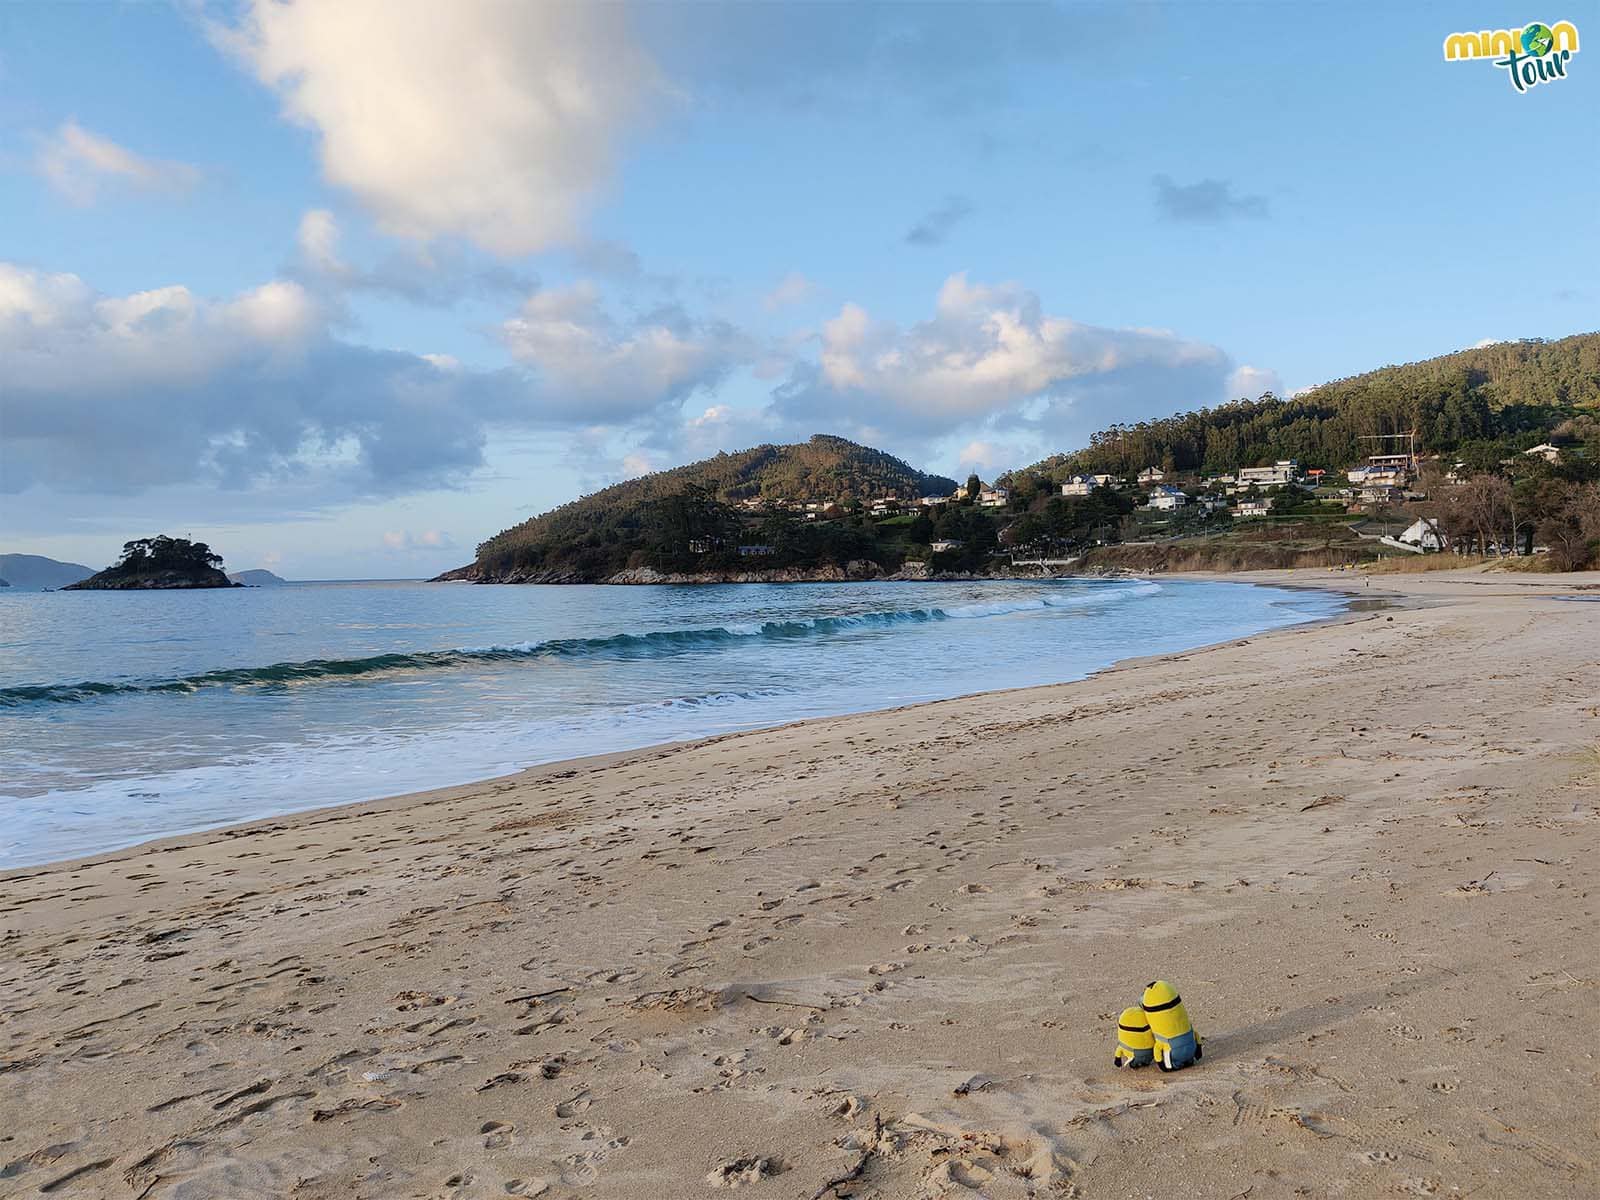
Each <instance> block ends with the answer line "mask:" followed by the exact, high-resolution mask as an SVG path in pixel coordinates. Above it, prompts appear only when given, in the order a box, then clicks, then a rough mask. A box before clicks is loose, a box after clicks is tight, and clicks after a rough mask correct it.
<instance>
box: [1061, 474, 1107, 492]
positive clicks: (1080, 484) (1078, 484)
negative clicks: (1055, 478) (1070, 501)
mask: <svg viewBox="0 0 1600 1200" xmlns="http://www.w3.org/2000/svg"><path fill="white" fill-rule="evenodd" d="M1100 486H1101V485H1100V482H1099V480H1098V479H1097V478H1096V477H1095V476H1093V475H1074V476H1073V477H1072V478H1071V479H1069V480H1067V481H1066V482H1065V483H1063V484H1062V485H1061V494H1062V495H1063V496H1087V495H1088V494H1089V493H1090V492H1092V491H1094V489H1095V488H1097V487H1100Z"/></svg>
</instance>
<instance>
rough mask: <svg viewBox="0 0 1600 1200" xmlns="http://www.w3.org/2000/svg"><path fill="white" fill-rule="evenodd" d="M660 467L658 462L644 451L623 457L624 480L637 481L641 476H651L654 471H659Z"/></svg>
mask: <svg viewBox="0 0 1600 1200" xmlns="http://www.w3.org/2000/svg"><path fill="white" fill-rule="evenodd" d="M660 469H661V467H660V466H658V465H657V463H656V460H655V459H654V458H653V457H652V456H651V455H650V454H648V453H646V452H645V451H642V450H635V451H633V452H631V453H629V454H624V455H623V456H622V477H623V478H624V479H637V478H638V477H639V476H641V475H649V474H650V473H651V472H652V471H659V470H660Z"/></svg>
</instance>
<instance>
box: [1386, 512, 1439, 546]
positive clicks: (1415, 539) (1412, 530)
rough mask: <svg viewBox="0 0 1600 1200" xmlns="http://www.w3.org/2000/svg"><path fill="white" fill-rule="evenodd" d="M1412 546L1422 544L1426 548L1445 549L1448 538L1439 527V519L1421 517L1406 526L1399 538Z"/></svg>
mask: <svg viewBox="0 0 1600 1200" xmlns="http://www.w3.org/2000/svg"><path fill="white" fill-rule="evenodd" d="M1398 540H1399V541H1402V542H1405V543H1406V544H1407V545H1410V546H1420V547H1421V548H1422V549H1424V550H1443V549H1445V547H1446V544H1447V542H1448V539H1447V538H1446V537H1445V535H1444V532H1443V531H1442V530H1441V529H1440V528H1439V523H1438V522H1437V521H1430V520H1428V518H1426V517H1421V518H1419V519H1418V520H1416V521H1415V522H1413V523H1412V524H1411V525H1409V526H1407V527H1406V531H1405V532H1404V533H1402V534H1401V535H1400V537H1399V539H1398Z"/></svg>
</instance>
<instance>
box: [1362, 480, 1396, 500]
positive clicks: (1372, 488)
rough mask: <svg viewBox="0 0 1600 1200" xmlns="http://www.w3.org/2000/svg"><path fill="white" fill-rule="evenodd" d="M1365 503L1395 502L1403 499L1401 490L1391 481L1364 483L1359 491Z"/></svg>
mask: <svg viewBox="0 0 1600 1200" xmlns="http://www.w3.org/2000/svg"><path fill="white" fill-rule="evenodd" d="M1358 498H1359V499H1360V501H1361V503H1363V504H1394V503H1396V502H1398V501H1399V500H1400V499H1401V491H1400V489H1399V488H1398V487H1396V486H1395V485H1394V484H1390V483H1368V484H1364V485H1363V486H1362V488H1361V491H1360V492H1359V493H1358Z"/></svg>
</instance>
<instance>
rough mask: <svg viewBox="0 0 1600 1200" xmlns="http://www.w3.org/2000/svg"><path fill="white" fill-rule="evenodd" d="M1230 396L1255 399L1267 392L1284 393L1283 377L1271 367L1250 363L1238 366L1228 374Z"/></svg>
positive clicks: (1278, 394) (1279, 394) (1277, 394)
mask: <svg viewBox="0 0 1600 1200" xmlns="http://www.w3.org/2000/svg"><path fill="white" fill-rule="evenodd" d="M1227 386H1228V396H1229V398H1231V399H1238V398H1239V397H1240V396H1243V397H1245V398H1246V399H1251V400H1253V399H1255V398H1256V397H1258V396H1261V395H1262V394H1264V393H1266V392H1271V393H1272V394H1273V395H1275V396H1281V395H1283V379H1282V378H1281V377H1280V376H1279V375H1278V373H1277V372H1276V371H1274V370H1272V369H1271V368H1269V367H1252V366H1251V365H1250V364H1249V363H1245V364H1244V365H1242V366H1239V367H1236V368H1235V369H1234V371H1233V373H1232V374H1231V375H1229V376H1228V385H1227Z"/></svg>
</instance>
